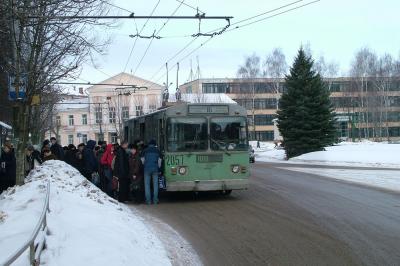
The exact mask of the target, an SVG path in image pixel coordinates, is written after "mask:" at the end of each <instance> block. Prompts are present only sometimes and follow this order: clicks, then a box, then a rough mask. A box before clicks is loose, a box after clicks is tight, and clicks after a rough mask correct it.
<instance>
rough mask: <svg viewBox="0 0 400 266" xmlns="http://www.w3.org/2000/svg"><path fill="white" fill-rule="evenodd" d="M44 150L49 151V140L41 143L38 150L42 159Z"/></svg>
mask: <svg viewBox="0 0 400 266" xmlns="http://www.w3.org/2000/svg"><path fill="white" fill-rule="evenodd" d="M44 149H50V140H48V139H46V140H44V141H43V144H42V149H41V150H40V158H42V160H43V158H44V152H43V151H44Z"/></svg>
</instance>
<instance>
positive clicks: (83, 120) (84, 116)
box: [82, 114, 87, 125]
mask: <svg viewBox="0 0 400 266" xmlns="http://www.w3.org/2000/svg"><path fill="white" fill-rule="evenodd" d="M82 125H87V114H83V115H82Z"/></svg>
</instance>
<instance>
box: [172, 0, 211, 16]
mask: <svg viewBox="0 0 400 266" xmlns="http://www.w3.org/2000/svg"><path fill="white" fill-rule="evenodd" d="M176 1H177V2H179V3H182V4H183V5H185V6H187V7H189V8H191V9H193V10H196V11H197V12H200V13H202V14H205V12H203V11H201V10H200V9H199V8H198V7H194V6H192V5H189V4H188V3H184V2H185V1H184V0H176Z"/></svg>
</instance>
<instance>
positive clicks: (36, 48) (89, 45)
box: [0, 0, 107, 184]
mask: <svg viewBox="0 0 400 266" xmlns="http://www.w3.org/2000/svg"><path fill="white" fill-rule="evenodd" d="M0 10H2V12H1V13H2V14H6V18H5V20H6V21H7V22H8V25H10V27H9V28H8V31H6V32H5V33H3V32H2V33H1V34H6V35H7V36H8V37H9V40H10V46H11V50H12V54H11V58H10V60H9V61H8V62H9V63H8V64H6V65H5V66H3V67H4V68H5V69H6V70H7V72H8V73H10V74H12V75H13V76H14V77H15V84H17V85H16V91H19V89H20V88H21V87H20V85H19V84H20V83H21V82H22V80H23V77H26V79H25V81H26V84H25V87H26V91H25V93H26V99H22V100H20V101H16V102H15V107H14V123H13V127H14V136H15V142H16V143H17V149H16V151H17V161H18V162H19V163H18V164H17V183H19V184H20V183H22V182H23V178H24V167H25V166H24V162H25V152H24V149H25V146H26V143H27V140H28V135H29V132H30V131H32V128H31V127H35V126H36V124H32V123H30V121H32V118H33V117H32V115H33V112H32V105H31V103H32V99H33V97H34V96H41V98H42V101H44V99H43V97H44V96H45V95H46V94H52V93H54V90H53V88H54V86H53V84H54V82H56V81H58V80H60V79H64V78H71V77H75V76H76V75H77V74H78V73H79V66H80V65H82V63H83V62H84V61H85V59H86V58H88V57H90V56H92V55H93V52H100V53H101V52H102V51H103V48H104V44H105V42H103V41H102V40H99V39H98V38H97V37H96V32H97V31H96V28H95V27H97V26H99V25H103V26H106V24H100V23H99V22H98V21H97V20H95V19H71V20H60V19H56V17H60V16H68V15H77V16H82V15H83V16H85V15H89V14H90V15H94V14H105V13H106V12H107V9H106V3H105V1H102V0H29V1H28V0H10V1H2V2H1V3H0ZM50 104H51V103H50Z"/></svg>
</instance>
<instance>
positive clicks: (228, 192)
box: [221, 189, 232, 196]
mask: <svg viewBox="0 0 400 266" xmlns="http://www.w3.org/2000/svg"><path fill="white" fill-rule="evenodd" d="M231 193H232V189H228V190H221V194H222V195H224V196H229V195H230V194H231Z"/></svg>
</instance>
